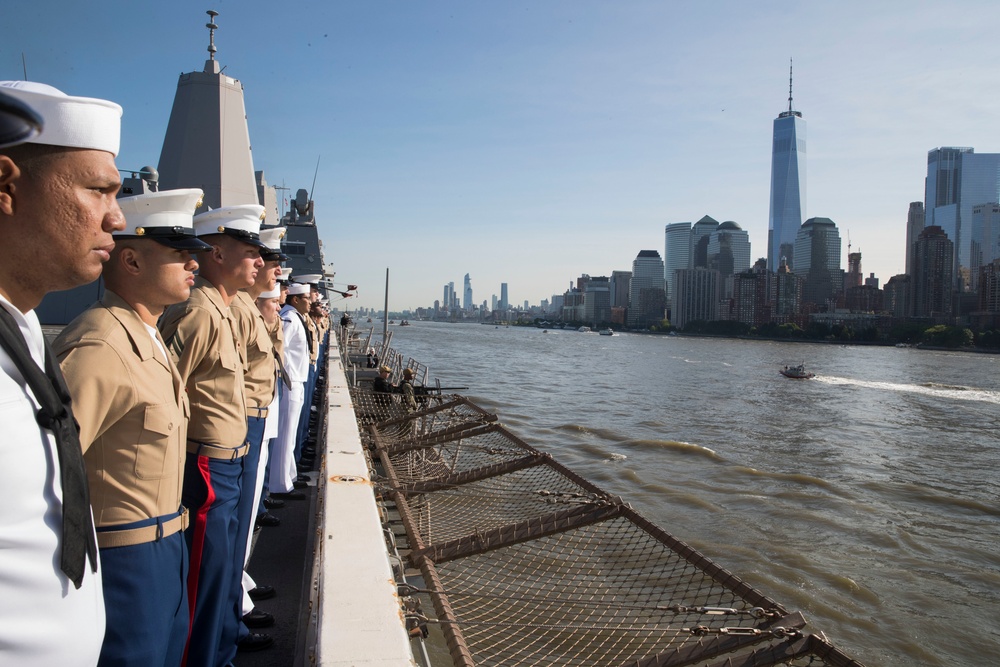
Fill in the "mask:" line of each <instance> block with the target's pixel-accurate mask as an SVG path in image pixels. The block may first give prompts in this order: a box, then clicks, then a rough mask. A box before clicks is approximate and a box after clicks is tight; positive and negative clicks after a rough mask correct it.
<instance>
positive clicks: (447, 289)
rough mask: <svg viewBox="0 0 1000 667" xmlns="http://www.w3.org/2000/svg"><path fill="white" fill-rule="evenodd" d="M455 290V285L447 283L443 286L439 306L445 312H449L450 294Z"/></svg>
mask: <svg viewBox="0 0 1000 667" xmlns="http://www.w3.org/2000/svg"><path fill="white" fill-rule="evenodd" d="M454 290H455V283H448V284H447V285H445V286H444V294H443V295H442V296H441V304H442V306H443V307H444V309H445V310H451V302H452V292H453V291H454Z"/></svg>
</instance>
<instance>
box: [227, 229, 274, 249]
mask: <svg viewBox="0 0 1000 667" xmlns="http://www.w3.org/2000/svg"><path fill="white" fill-rule="evenodd" d="M220 233H221V234H225V235H226V236H232V237H233V238H234V239H237V240H238V241H243V242H244V243H248V244H250V245H252V246H256V247H258V248H260V249H261V253H263V252H264V251H265V250H270V248H268V247H267V245H266V244H265V243H264V242H263V241H261V240H260V235H259V234H254V233H253V232H247V231H244V230H242V229H230V228H228V227H226V228H225V229H223V230H222V232H220Z"/></svg>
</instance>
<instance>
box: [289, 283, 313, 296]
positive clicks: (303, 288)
mask: <svg viewBox="0 0 1000 667" xmlns="http://www.w3.org/2000/svg"><path fill="white" fill-rule="evenodd" d="M302 294H309V285H306V284H305V283H292V284H291V285H289V286H288V296H299V295H302Z"/></svg>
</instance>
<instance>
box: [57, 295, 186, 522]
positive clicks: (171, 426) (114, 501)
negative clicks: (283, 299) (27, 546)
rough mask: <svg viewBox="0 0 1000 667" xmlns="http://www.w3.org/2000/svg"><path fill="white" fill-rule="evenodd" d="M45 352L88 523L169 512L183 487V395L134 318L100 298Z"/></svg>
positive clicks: (117, 302)
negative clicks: (58, 378) (61, 385)
mask: <svg viewBox="0 0 1000 667" xmlns="http://www.w3.org/2000/svg"><path fill="white" fill-rule="evenodd" d="M157 336H159V334H157ZM160 343H161V345H162V344H163V341H162V340H161V341H160ZM53 348H54V351H55V353H56V354H57V355H58V356H59V360H60V365H61V366H62V371H63V374H64V375H65V376H66V383H67V384H68V385H69V389H70V394H71V395H72V397H73V414H74V416H75V417H76V420H77V421H78V422H79V423H80V444H81V445H82V447H83V451H84V460H85V461H86V463H87V478H88V480H89V482H90V502H91V505H92V506H93V508H94V522H95V524H96V525H97V526H98V527H108V526H115V525H121V524H126V523H131V522H133V521H139V520H142V519H149V518H153V517H158V516H163V515H165V514H171V513H173V512H176V511H177V508H178V507H180V504H181V484H182V483H183V481H184V459H185V455H186V443H185V437H186V434H187V420H188V414H189V413H188V401H187V395H186V393H185V392H184V385H183V384H182V383H181V377H180V375H179V374H178V373H177V369H176V368H175V367H174V364H173V362H172V361H171V360H170V359H168V358H165V357H164V352H163V351H161V350H160V349H158V348H157V346H156V343H155V342H154V341H153V338H152V336H151V335H150V332H149V330H148V329H147V328H146V325H145V324H144V323H143V321H142V320H141V319H139V315H138V314H137V313H136V312H135V311H134V310H133V309H132V307H131V306H129V305H128V303H126V302H125V301H124V300H123V299H122V298H121V297H120V296H118V295H117V294H115V293H114V292H111V291H107V292H105V293H104V297H103V298H102V299H101V300H100V301H98V302H97V303H96V304H94V305H93V306H91V307H90V308H88V309H87V310H85V311H84V312H83V313H81V314H80V316H79V317H77V318H76V319H75V320H73V321H72V322H71V323H70V324H69V326H67V327H66V328H65V329H63V331H62V333H61V334H59V337H58V338H56V340H55V343H54V345H53ZM164 349H166V346H165V345H164Z"/></svg>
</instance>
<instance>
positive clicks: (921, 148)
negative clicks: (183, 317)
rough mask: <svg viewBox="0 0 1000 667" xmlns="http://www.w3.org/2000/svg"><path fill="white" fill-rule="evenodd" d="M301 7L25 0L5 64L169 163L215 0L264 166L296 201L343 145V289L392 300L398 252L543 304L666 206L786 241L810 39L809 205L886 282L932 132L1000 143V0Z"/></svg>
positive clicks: (129, 159) (332, 198)
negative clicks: (999, 115)
mask: <svg viewBox="0 0 1000 667" xmlns="http://www.w3.org/2000/svg"><path fill="white" fill-rule="evenodd" d="M283 7H285V8H286V11H287V13H282V14H277V13H276V12H275V11H274V6H273V5H272V4H271V3H265V2H262V1H258V0H249V1H245V2H239V3H236V2H232V1H231V0H230V1H228V2H225V1H221V2H216V3H211V4H210V5H206V6H205V7H200V6H199V7H194V6H191V5H188V6H187V7H183V8H178V7H177V6H167V5H157V4H153V3H149V4H146V3H143V4H136V5H133V4H129V5H125V4H124V3H108V4H106V5H97V6H89V5H86V4H80V3H71V2H68V1H59V2H57V1H55V0H41V1H40V2H38V3H35V4H34V5H30V6H28V5H23V4H17V5H14V6H11V7H7V8H5V13H6V17H5V18H6V20H5V25H6V26H7V30H5V31H4V32H5V34H4V36H3V39H2V40H0V78H5V79H20V78H23V68H24V66H25V65H26V68H27V73H28V78H29V79H32V80H37V81H42V82H44V83H49V84H51V85H55V86H57V87H59V88H60V89H62V90H64V91H65V92H67V93H69V94H74V95H84V96H92V97H103V98H105V99H110V100H113V101H115V102H118V103H119V104H121V105H122V106H123V107H124V109H125V114H124V117H123V136H122V151H121V154H120V155H119V158H118V160H117V163H118V165H119V167H121V168H123V169H135V170H137V169H139V168H140V167H142V166H144V165H146V164H154V165H155V163H156V161H157V159H158V156H159V154H160V149H161V147H162V142H163V136H164V133H165V130H166V122H167V118H168V116H169V112H170V107H171V103H172V99H173V95H174V92H175V89H176V83H177V76H178V74H180V73H181V72H190V71H197V70H200V69H201V67H202V65H203V63H204V60H205V59H206V58H207V56H208V54H207V52H206V50H205V47H206V46H207V44H208V33H207V30H205V29H204V27H203V25H204V23H205V22H206V21H207V17H206V15H205V14H204V10H205V9H209V8H211V9H215V10H216V11H218V12H220V15H219V17H218V24H219V26H220V29H219V30H218V31H217V33H216V45H217V47H218V49H219V50H218V55H217V58H218V60H219V61H220V63H221V64H222V65H223V66H225V67H226V70H225V72H226V73H227V74H228V75H230V76H233V77H236V78H237V79H239V80H240V81H241V82H242V84H243V85H244V88H245V97H246V106H247V115H248V122H249V128H250V139H251V145H252V146H253V156H254V166H255V168H256V169H261V170H264V172H265V174H266V177H267V180H268V182H269V183H270V184H278V185H281V184H284V186H285V187H288V188H291V192H290V193H288V194H290V195H291V194H293V193H294V191H295V190H296V189H298V188H309V187H310V185H311V183H312V181H313V177H314V170H315V168H316V164H317V158H321V159H320V164H319V171H318V175H317V176H316V187H315V190H314V193H313V198H314V199H315V201H316V217H317V220H318V222H319V229H320V236H321V238H322V239H323V241H324V253H325V256H326V261H327V262H328V263H332V264H333V265H334V268H335V270H336V271H337V278H336V280H337V282H338V283H352V284H358V285H359V286H360V289H359V291H358V298H356V299H351V300H348V301H346V302H343V301H341V302H337V303H335V304H334V305H335V306H337V307H347V308H353V307H357V306H366V307H373V308H381V306H382V303H383V287H384V278H385V269H386V268H387V267H388V268H389V269H390V295H389V308H390V310H402V309H406V308H413V307H419V306H428V305H431V304H432V303H433V301H434V299H435V298H439V296H438V295H440V289H441V285H442V284H445V283H447V282H450V281H456V280H460V279H461V277H462V276H463V275H464V274H465V273H471V274H472V276H473V280H474V282H475V287H476V294H478V295H480V296H479V297H477V300H478V301H479V302H482V301H483V300H488V299H489V296H490V295H492V294H493V293H499V290H500V284H501V283H502V282H506V283H508V289H509V294H510V300H511V301H513V302H515V303H521V302H523V301H524V300H525V299H528V300H529V301H530V302H531V303H533V304H535V303H538V302H539V301H540V300H541V299H547V298H550V297H551V296H552V295H553V294H559V293H562V292H563V291H564V290H565V289H566V287H567V286H568V284H569V282H570V281H571V280H573V279H575V278H576V277H577V276H579V275H580V274H582V273H589V274H590V275H611V273H612V271H614V270H628V269H629V267H630V266H631V263H632V260H633V259H634V258H635V257H636V254H637V253H638V252H639V251H640V250H643V249H659V250H661V251H662V248H663V230H664V227H665V225H668V224H671V223H676V222H685V221H688V222H695V221H697V220H699V219H700V218H701V217H702V216H704V215H710V216H712V217H713V218H715V219H716V220H719V221H720V222H722V221H727V220H733V221H735V222H736V223H737V224H738V225H739V226H740V227H741V228H742V229H744V230H746V231H747V232H748V234H749V236H750V240H751V243H752V256H753V259H754V260H756V258H758V257H764V256H766V255H767V228H768V215H769V214H768V208H769V187H770V168H771V164H770V163H771V140H772V136H771V135H772V122H773V120H774V118H775V116H776V115H777V114H778V113H779V112H780V111H782V110H783V109H784V108H786V107H787V97H788V90H787V86H788V81H787V78H788V61H789V58H793V59H794V63H795V85H794V106H795V109H796V110H798V111H801V112H802V113H803V115H804V116H805V117H806V118H808V122H809V145H808V151H807V155H808V168H807V170H808V182H809V183H808V193H807V198H806V201H805V207H804V208H805V214H804V217H810V218H811V217H824V218H829V219H831V220H833V221H834V222H835V223H836V225H837V227H838V228H839V229H840V230H841V234H842V236H843V237H844V238H845V239H846V237H847V235H848V234H849V235H850V238H851V242H852V245H853V249H854V250H858V249H859V248H860V250H861V252H862V256H863V259H862V268H863V271H864V273H865V275H866V276H867V274H869V273H872V272H874V273H875V274H876V275H877V276H878V278H879V279H880V281H881V283H882V284H883V285H884V284H885V282H886V281H887V280H888V279H889V278H890V277H891V276H892V275H895V274H898V273H902V272H903V271H904V268H905V261H904V245H905V234H906V218H907V211H908V209H909V204H910V202H914V201H922V200H923V197H924V176H925V175H926V168H927V154H928V151H930V150H932V149H935V148H938V147H950V146H968V147H973V148H975V150H976V152H977V153H996V152H1000V130H998V129H997V128H996V125H995V123H994V121H993V116H994V115H995V110H996V109H997V108H998V106H1000V105H998V103H1000V87H998V86H997V85H996V83H997V80H998V79H1000V69H998V68H997V67H996V64H997V59H998V58H1000V56H997V55H995V54H994V53H993V52H992V49H991V44H992V41H993V40H992V37H993V35H992V33H991V30H990V28H991V26H992V25H993V24H994V23H995V22H996V20H997V19H1000V7H998V6H996V5H995V3H991V2H965V3H961V4H960V5H953V6H941V5H936V4H934V3H929V2H907V3H884V4H881V5H872V4H870V3H864V4H863V3H860V2H853V1H848V2H843V3H837V4H836V5H831V6H824V5H818V4H817V5H803V6H789V5H787V4H784V3H783V4H777V3H759V4H754V5H749V4H746V3H739V2H722V3H718V4H713V5H711V6H708V5H706V6H693V7H683V8H676V7H673V6H670V5H667V4H665V3H659V2H622V3H615V4H608V3H600V2H588V1H587V0H580V1H574V2H569V1H565V2H549V3H544V4H537V3H524V4H512V3H504V4H485V3H484V4H476V5H470V4H463V3H459V2H428V3H422V4H420V5H419V6H416V5H415V6H407V5H398V6H389V5H386V6H375V5H369V4H360V3H359V4H354V5H351V4H333V5H327V4H324V3H319V2H290V3H286V5H284V6H283ZM43 17H44V18H43ZM150 25H155V26H156V28H157V29H156V30H155V31H154V30H150V29H149V26H150ZM13 26H16V29H15V28H13ZM286 26H287V27H286ZM96 34H100V35H101V38H100V39H97V40H95V39H94V36H95V35H96ZM22 54H23V55H24V64H23V63H22ZM843 254H844V256H846V246H845V248H844V253H843Z"/></svg>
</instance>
